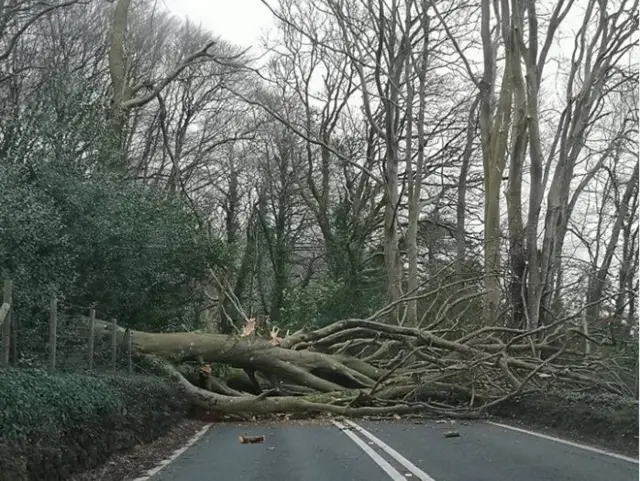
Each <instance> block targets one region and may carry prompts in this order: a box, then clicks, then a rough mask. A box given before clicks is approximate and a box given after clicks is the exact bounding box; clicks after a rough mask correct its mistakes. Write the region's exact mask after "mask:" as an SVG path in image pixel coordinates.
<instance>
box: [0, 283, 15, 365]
mask: <svg viewBox="0 0 640 481" xmlns="http://www.w3.org/2000/svg"><path fill="white" fill-rule="evenodd" d="M12 291H13V283H12V282H11V281H10V280H8V279H7V280H5V281H4V293H3V296H2V307H4V308H5V309H4V310H5V311H6V314H5V316H4V322H3V323H2V353H1V355H0V362H1V363H2V365H3V366H8V365H9V355H10V353H11V317H12V316H11V311H12V307H13V306H12V305H11V304H12V301H13V299H12V298H13V293H12ZM7 306H8V310H7Z"/></svg>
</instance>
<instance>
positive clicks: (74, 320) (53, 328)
mask: <svg viewBox="0 0 640 481" xmlns="http://www.w3.org/2000/svg"><path fill="white" fill-rule="evenodd" d="M13 297H14V292H13V283H12V281H11V280H5V281H4V289H3V296H2V305H0V341H1V343H0V366H4V367H7V366H13V367H27V368H34V367H37V368H46V370H47V371H48V372H49V373H50V374H53V373H56V372H85V373H87V372H92V373H119V374H124V373H128V374H133V373H134V371H138V370H139V369H136V367H137V366H136V365H135V364H134V362H133V357H132V337H131V335H130V334H129V331H127V335H125V337H124V339H122V337H120V339H119V338H118V332H119V331H120V330H119V329H118V322H117V320H116V319H115V318H112V319H110V320H109V323H110V329H109V331H110V332H109V336H104V335H100V336H96V322H97V319H98V318H99V313H98V312H97V311H96V309H95V306H76V305H73V304H70V303H67V302H65V301H61V300H60V299H58V298H57V297H51V299H50V300H49V303H48V306H47V307H48V320H47V323H46V324H47V325H46V326H43V325H37V326H36V327H35V328H34V327H33V326H31V328H30V329H26V328H25V326H21V323H20V322H19V319H18V317H17V316H16V313H15V311H14V305H13ZM45 327H46V329H44V328H45ZM21 345H22V346H23V348H22V349H20V348H19V347H20V346H21ZM26 346H28V348H27V347H26Z"/></svg>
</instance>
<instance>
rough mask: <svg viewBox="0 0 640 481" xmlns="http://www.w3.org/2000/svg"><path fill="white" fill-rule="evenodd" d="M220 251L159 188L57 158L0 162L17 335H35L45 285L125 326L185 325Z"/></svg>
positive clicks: (5, 253)
mask: <svg viewBox="0 0 640 481" xmlns="http://www.w3.org/2000/svg"><path fill="white" fill-rule="evenodd" d="M224 259H225V255H224V249H223V247H222V244H221V243H219V242H215V241H212V240H211V239H209V238H208V236H207V235H206V233H205V232H204V231H203V229H200V228H199V224H198V219H197V218H196V216H195V214H194V213H193V212H192V211H191V210H190V208H189V207H187V206H186V205H185V203H184V202H182V201H181V200H180V199H178V198H176V197H172V196H167V195H166V193H163V192H162V191H160V190H157V189H154V188H151V187H149V186H146V185H144V184H140V183H135V182H133V181H128V180H125V179H122V178H120V177H118V176H115V175H112V174H106V173H99V172H92V173H90V174H88V173H86V172H84V171H80V169H79V168H77V167H73V166H69V165H66V164H64V163H62V162H58V163H56V162H52V163H46V162H42V163H39V164H29V165H28V166H13V165H7V164H0V266H2V268H3V269H4V270H5V271H6V272H7V274H6V275H8V276H10V277H11V278H12V279H13V281H14V308H15V312H16V314H17V316H18V318H19V319H20V322H21V327H22V332H23V333H24V334H25V335H24V336H21V337H24V338H29V337H33V338H36V337H38V336H39V334H40V333H37V332H35V331H33V332H31V331H32V330H34V329H35V330H37V328H38V326H42V325H43V322H42V321H43V318H44V317H45V316H46V313H45V310H46V308H47V305H48V300H49V299H50V297H51V295H52V293H54V292H56V293H59V294H63V295H64V296H65V299H64V300H65V301H66V302H67V305H76V306H88V305H90V304H91V303H93V302H95V303H96V304H97V305H96V308H97V312H98V315H99V316H102V317H111V316H114V317H117V318H119V319H120V320H121V321H122V322H123V324H126V325H128V326H131V327H137V328H140V329H152V330H162V329H165V328H167V326H168V323H169V322H170V321H171V322H179V323H181V324H186V325H187V326H189V325H190V324H192V323H193V322H194V321H195V320H196V310H197V309H198V307H199V306H200V305H201V302H202V293H201V290H200V289H199V288H198V285H199V281H201V280H202V279H203V278H204V276H205V275H207V270H206V267H207V265H213V266H216V265H220V264H222V263H224ZM83 313H85V314H86V310H83ZM31 334H33V335H32V336H31ZM22 346H23V347H22V349H26V348H28V345H26V344H24V343H23V344H22Z"/></svg>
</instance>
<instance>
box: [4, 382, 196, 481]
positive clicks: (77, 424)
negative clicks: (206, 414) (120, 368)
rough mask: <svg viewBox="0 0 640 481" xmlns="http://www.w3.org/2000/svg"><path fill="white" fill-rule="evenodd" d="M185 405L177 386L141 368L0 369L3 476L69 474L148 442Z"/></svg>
mask: <svg viewBox="0 0 640 481" xmlns="http://www.w3.org/2000/svg"><path fill="white" fill-rule="evenodd" d="M186 413H187V403H186V402H185V400H184V398H183V397H182V396H181V395H180V393H179V391H178V390H177V389H176V388H175V387H174V386H172V385H170V384H168V383H166V382H165V381H163V380H162V379H159V378H154V377H143V376H130V377H118V376H101V377H97V376H90V375H78V374H62V375H54V376H51V375H48V374H46V373H43V372H39V371H35V370H29V371H27V370H15V369H9V370H2V371H0V481H27V480H29V481H30V480H47V481H56V480H63V479H66V478H67V477H68V476H69V475H70V474H72V473H73V472H77V471H80V470H83V469H90V468H93V467H95V466H97V465H99V464H101V463H102V462H104V461H106V459H107V458H108V457H109V456H110V455H111V454H113V453H115V452H118V451H123V450H127V449H130V448H132V447H133V446H135V445H136V444H138V443H140V442H143V443H144V442H149V441H151V440H153V439H155V438H156V437H158V436H159V435H161V434H163V433H165V432H166V431H167V430H168V429H169V428H170V427H171V426H172V425H174V424H175V423H176V421H177V420H180V419H182V418H183V417H184V416H185V415H186Z"/></svg>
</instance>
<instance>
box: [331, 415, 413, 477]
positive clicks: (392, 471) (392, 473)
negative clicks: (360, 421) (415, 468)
mask: <svg viewBox="0 0 640 481" xmlns="http://www.w3.org/2000/svg"><path fill="white" fill-rule="evenodd" d="M331 422H332V423H333V424H334V425H335V426H337V427H338V428H340V430H341V431H342V432H343V433H345V434H346V435H347V436H349V438H351V440H352V441H353V442H354V443H356V444H357V445H358V446H360V449H362V450H363V451H364V452H365V453H367V454H368V455H369V457H370V458H371V459H373V460H374V461H375V463H376V464H377V465H378V466H380V467H381V468H382V470H383V471H384V472H385V473H387V474H388V475H389V477H390V478H391V479H392V480H393V481H407V478H405V477H404V476H403V475H402V473H400V471H398V470H397V469H396V468H394V467H393V466H391V465H390V464H389V463H388V462H387V461H386V460H385V459H384V458H383V457H382V456H380V455H379V454H378V453H376V452H375V451H374V450H373V449H371V448H370V447H369V446H367V444H366V443H365V442H364V441H363V440H362V439H360V438H359V437H358V436H356V435H355V434H353V433H352V432H351V431H350V430H349V428H347V427H346V426H345V425H344V424H342V423H341V422H339V421H331Z"/></svg>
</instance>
